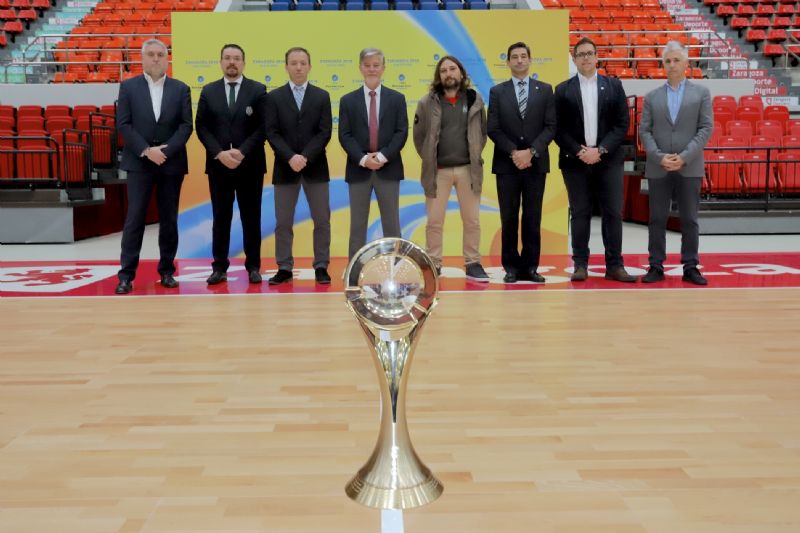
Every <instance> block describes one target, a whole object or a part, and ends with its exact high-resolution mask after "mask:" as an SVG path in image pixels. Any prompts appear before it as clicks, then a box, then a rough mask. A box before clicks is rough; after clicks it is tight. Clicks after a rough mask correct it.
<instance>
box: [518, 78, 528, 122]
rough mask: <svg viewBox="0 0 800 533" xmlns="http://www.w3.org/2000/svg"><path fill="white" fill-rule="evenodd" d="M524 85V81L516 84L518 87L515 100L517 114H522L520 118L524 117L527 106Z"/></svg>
mask: <svg viewBox="0 0 800 533" xmlns="http://www.w3.org/2000/svg"><path fill="white" fill-rule="evenodd" d="M525 85H526V83H525V82H524V81H518V82H517V86H518V87H519V94H518V97H517V101H518V102H519V114H520V115H522V118H525V110H526V109H527V108H528V95H527V93H526V92H525Z"/></svg>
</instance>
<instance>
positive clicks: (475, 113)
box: [414, 56, 489, 283]
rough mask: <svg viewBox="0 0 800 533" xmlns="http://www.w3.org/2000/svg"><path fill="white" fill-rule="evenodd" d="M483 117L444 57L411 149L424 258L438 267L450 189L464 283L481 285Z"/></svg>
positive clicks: (462, 77) (454, 62)
mask: <svg viewBox="0 0 800 533" xmlns="http://www.w3.org/2000/svg"><path fill="white" fill-rule="evenodd" d="M485 145H486V111H485V109H484V105H483V99H482V98H481V95H480V94H478V92H477V91H475V90H474V89H472V88H470V80H469V76H468V75H467V71H466V70H465V69H464V65H462V64H461V62H460V61H459V60H458V59H456V58H455V57H453V56H444V57H442V58H441V59H440V60H439V63H437V65H436V70H435V71H434V73H433V82H432V83H431V88H430V91H429V92H428V93H427V94H426V95H425V96H423V97H422V98H420V100H419V103H418V104H417V112H416V114H415V116H414V146H415V147H416V149H417V153H418V154H419V156H420V157H421V158H422V172H421V175H420V181H421V183H422V188H423V189H424V190H425V197H426V198H425V207H426V210H427V213H428V223H427V226H426V228H425V240H426V248H427V251H428V254H429V255H430V256H431V259H433V261H434V263H435V264H436V267H437V271H439V272H441V266H442V230H443V227H444V218H445V213H446V212H447V206H448V202H449V199H450V191H451V190H452V189H453V187H455V189H456V195H457V197H458V205H459V209H460V211H461V221H462V224H463V226H464V236H463V251H464V263H465V270H466V275H467V279H469V280H472V281H476V282H479V283H487V282H488V281H489V276H488V275H487V274H486V271H485V270H484V269H483V267H482V266H481V256H480V252H479V247H480V238H481V227H480V205H481V187H482V185H483V159H481V153H482V152H483V147H484V146H485Z"/></svg>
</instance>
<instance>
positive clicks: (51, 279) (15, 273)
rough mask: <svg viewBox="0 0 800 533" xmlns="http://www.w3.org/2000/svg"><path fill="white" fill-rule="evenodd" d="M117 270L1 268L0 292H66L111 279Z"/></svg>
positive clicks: (104, 267) (97, 267)
mask: <svg viewBox="0 0 800 533" xmlns="http://www.w3.org/2000/svg"><path fill="white" fill-rule="evenodd" d="M117 269H118V267H116V266H111V265H91V266H77V265H56V266H42V265H33V266H18V267H2V268H0V292H32V293H49V292H52V293H59V292H67V291H71V290H74V289H79V288H81V287H85V286H87V285H91V284H92V283H97V282H98V281H101V280H104V279H107V278H110V277H112V276H115V275H116V273H117Z"/></svg>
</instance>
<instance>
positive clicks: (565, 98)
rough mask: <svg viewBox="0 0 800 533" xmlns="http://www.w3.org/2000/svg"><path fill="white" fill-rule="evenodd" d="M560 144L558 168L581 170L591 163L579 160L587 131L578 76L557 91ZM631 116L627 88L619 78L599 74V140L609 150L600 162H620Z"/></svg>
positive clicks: (565, 82) (598, 145)
mask: <svg viewBox="0 0 800 533" xmlns="http://www.w3.org/2000/svg"><path fill="white" fill-rule="evenodd" d="M555 102H556V115H557V116H558V126H557V127H556V144H557V145H558V147H559V148H560V151H559V156H558V168H566V169H580V168H585V167H586V166H587V165H586V163H584V162H583V161H581V160H580V159H578V155H577V154H578V152H579V151H580V150H581V145H584V146H585V145H586V138H585V137H584V130H583V126H584V124H583V99H582V98H581V83H580V80H579V79H578V76H577V75H575V76H573V77H571V78H570V79H568V80H566V81H564V82H561V83H560V84H559V85H558V87H556V92H555ZM629 125H630V115H629V113H628V101H627V99H626V98H625V89H623V88H622V83H620V81H619V80H618V79H616V78H607V77H606V76H600V75H599V74H598V75H597V142H596V144H595V145H596V146H597V147H598V148H600V147H603V148H605V149H606V150H608V153H607V154H604V155H603V156H602V157H601V159H600V162H599V163H597V164H598V165H618V164H620V163H622V162H623V160H624V158H625V154H624V152H623V150H622V148H621V146H622V141H623V140H624V139H625V135H626V134H627V132H628V126H629Z"/></svg>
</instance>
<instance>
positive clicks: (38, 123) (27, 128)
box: [17, 116, 44, 135]
mask: <svg viewBox="0 0 800 533" xmlns="http://www.w3.org/2000/svg"><path fill="white" fill-rule="evenodd" d="M42 130H44V117H35V116H29V117H18V118H17V132H19V134H20V135H28V134H29V133H28V132H31V131H42Z"/></svg>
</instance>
